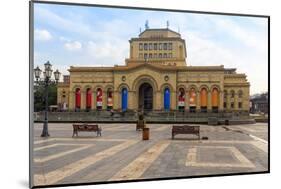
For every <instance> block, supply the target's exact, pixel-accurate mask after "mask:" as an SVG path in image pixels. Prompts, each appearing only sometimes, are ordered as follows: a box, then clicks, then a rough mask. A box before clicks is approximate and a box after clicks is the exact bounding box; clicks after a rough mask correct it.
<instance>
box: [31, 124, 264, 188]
mask: <svg viewBox="0 0 281 189" xmlns="http://www.w3.org/2000/svg"><path fill="white" fill-rule="evenodd" d="M42 125H43V124H42V123H35V124H34V149H33V151H34V159H33V160H34V164H33V172H34V184H35V186H37V185H53V184H69V183H82V182H83V183H87V182H99V181H115V180H130V179H134V180H135V179H151V178H165V177H179V176H195V175H213V174H228V173H242V172H260V171H267V170H268V138H267V136H268V134H267V133H268V130H267V129H268V126H267V124H266V123H256V124H251V125H237V126H236V125H235V126H224V125H221V126H207V125H200V134H201V137H203V136H206V137H208V140H200V141H199V140H196V138H197V137H196V136H192V135H176V136H175V140H171V128H172V125H171V124H147V127H149V128H150V140H148V141H143V140H142V132H141V131H136V129H135V128H136V126H135V124H122V123H119V124H99V126H101V127H102V136H101V137H97V136H96V133H92V132H80V133H79V137H74V138H72V124H70V123H65V124H62V123H61V124H59V123H56V124H55V123H53V124H49V133H50V135H51V137H49V138H48V139H44V138H41V137H40V134H41V132H42ZM192 139H194V140H192Z"/></svg>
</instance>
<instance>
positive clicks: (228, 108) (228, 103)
mask: <svg viewBox="0 0 281 189" xmlns="http://www.w3.org/2000/svg"><path fill="white" fill-rule="evenodd" d="M230 99H231V94H229V93H227V96H226V109H227V111H230V110H231V100H230Z"/></svg>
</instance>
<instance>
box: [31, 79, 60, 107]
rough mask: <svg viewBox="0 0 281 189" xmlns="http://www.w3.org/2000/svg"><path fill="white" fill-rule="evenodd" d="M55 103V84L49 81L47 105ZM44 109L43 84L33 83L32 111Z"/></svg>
mask: <svg viewBox="0 0 281 189" xmlns="http://www.w3.org/2000/svg"><path fill="white" fill-rule="evenodd" d="M56 104H57V86H56V84H54V83H51V84H50V85H49V86H48V106H50V105H56ZM43 110H45V86H44V84H40V85H34V111H35V112H38V111H43Z"/></svg>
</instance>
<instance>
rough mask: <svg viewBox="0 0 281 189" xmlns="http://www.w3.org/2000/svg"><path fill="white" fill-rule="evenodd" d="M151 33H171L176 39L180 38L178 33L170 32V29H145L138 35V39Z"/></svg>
mask: <svg viewBox="0 0 281 189" xmlns="http://www.w3.org/2000/svg"><path fill="white" fill-rule="evenodd" d="M153 31H155V32H171V33H173V34H175V35H176V36H177V37H180V36H181V34H180V33H178V32H175V31H173V30H171V29H169V28H149V29H145V30H144V31H143V32H141V33H140V34H139V37H142V36H143V34H145V33H147V32H153Z"/></svg>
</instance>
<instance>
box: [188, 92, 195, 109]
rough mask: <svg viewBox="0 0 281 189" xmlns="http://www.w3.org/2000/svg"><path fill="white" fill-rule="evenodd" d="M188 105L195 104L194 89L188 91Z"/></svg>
mask: <svg viewBox="0 0 281 189" xmlns="http://www.w3.org/2000/svg"><path fill="white" fill-rule="evenodd" d="M189 106H196V93H195V90H194V89H191V91H190V93H189Z"/></svg>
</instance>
